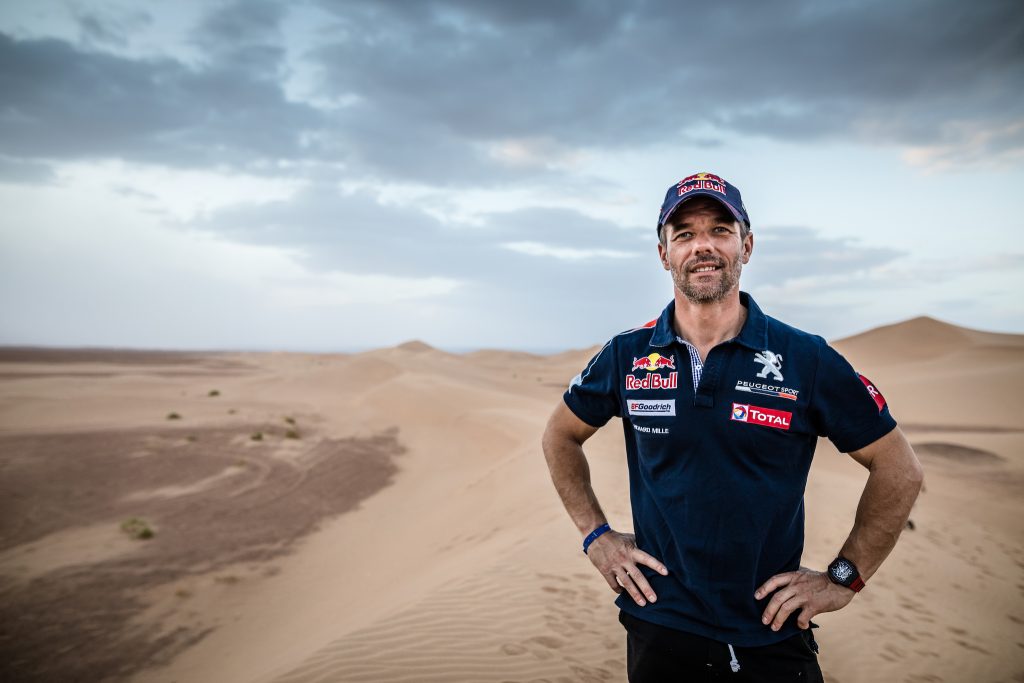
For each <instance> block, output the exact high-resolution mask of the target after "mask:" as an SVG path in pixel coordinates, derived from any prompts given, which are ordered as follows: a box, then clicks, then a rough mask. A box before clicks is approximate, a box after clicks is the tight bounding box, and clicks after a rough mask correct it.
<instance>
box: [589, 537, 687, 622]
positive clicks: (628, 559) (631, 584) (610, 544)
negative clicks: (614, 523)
mask: <svg viewBox="0 0 1024 683" xmlns="http://www.w3.org/2000/svg"><path fill="white" fill-rule="evenodd" d="M587 557H589V558H590V561H591V562H593V563H594V566H595V567H597V570H598V571H599V572H601V576H603V577H604V580H605V581H607V582H608V585H609V586H610V587H611V589H612V590H613V591H615V592H616V593H621V592H622V591H623V590H625V591H626V592H627V593H629V596H630V597H631V598H633V601H634V602H635V603H636V604H638V605H640V606H641V607H643V606H644V605H646V604H647V602H648V601H650V602H657V600H658V596H657V595H655V594H654V589H652V588H651V584H649V583H647V579H646V577H644V575H643V573H642V572H641V571H640V567H639V566H638V565H641V564H642V565H646V566H648V567H650V568H651V569H653V570H654V571H656V572H658V573H659V574H661V575H662V576H667V575H668V569H667V568H666V567H665V565H663V564H662V563H661V562H659V561H658V560H657V559H656V558H654V557H652V556H651V555H648V554H647V553H645V552H644V551H643V550H640V549H639V548H637V547H636V537H635V536H633V534H620V533H619V532H618V531H614V530H612V531H607V532H605V533H603V534H601V535H600V536H598V537H597V538H596V539H595V540H594V542H593V543H591V544H590V547H589V548H588V549H587Z"/></svg>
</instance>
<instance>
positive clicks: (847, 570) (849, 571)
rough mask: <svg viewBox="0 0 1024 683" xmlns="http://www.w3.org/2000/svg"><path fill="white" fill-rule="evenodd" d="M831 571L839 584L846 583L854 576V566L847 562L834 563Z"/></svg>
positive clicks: (837, 561)
mask: <svg viewBox="0 0 1024 683" xmlns="http://www.w3.org/2000/svg"><path fill="white" fill-rule="evenodd" d="M831 571H832V576H834V577H835V579H836V581H837V582H838V583H846V582H847V581H849V580H850V577H852V576H853V565H851V564H850V563H849V562H847V561H846V560H836V561H835V562H834V563H832V567H831Z"/></svg>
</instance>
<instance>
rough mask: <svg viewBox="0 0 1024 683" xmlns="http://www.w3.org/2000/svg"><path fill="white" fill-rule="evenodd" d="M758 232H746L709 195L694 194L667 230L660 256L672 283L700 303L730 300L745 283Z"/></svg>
mask: <svg viewBox="0 0 1024 683" xmlns="http://www.w3.org/2000/svg"><path fill="white" fill-rule="evenodd" d="M753 249H754V236H753V235H751V234H749V233H748V234H747V235H746V237H744V236H743V235H742V231H741V227H740V224H739V222H737V221H736V219H735V218H734V217H733V215H732V214H731V213H729V210H728V209H726V208H725V207H724V206H722V205H721V204H720V203H719V202H716V201H715V200H713V199H711V198H709V197H694V198H693V199H691V200H689V201H688V202H686V203H685V204H683V205H682V206H681V207H679V208H678V209H676V211H675V212H674V213H673V214H672V216H671V219H670V221H669V223H667V224H666V225H665V227H663V228H662V242H660V243H659V244H658V255H659V256H660V257H661V263H662V265H663V266H664V268H665V270H667V271H670V272H671V273H672V281H673V282H674V283H675V287H676V289H678V290H679V291H680V292H681V293H682V294H683V295H684V296H685V297H686V298H687V299H688V300H689V301H691V302H692V303H695V304H704V303H715V302H718V301H722V300H724V299H725V298H726V297H727V296H729V294H731V293H732V292H733V291H734V290H735V289H737V288H738V287H739V282H740V272H741V271H742V270H743V264H745V263H747V262H748V261H749V260H750V254H751V252H752V251H753Z"/></svg>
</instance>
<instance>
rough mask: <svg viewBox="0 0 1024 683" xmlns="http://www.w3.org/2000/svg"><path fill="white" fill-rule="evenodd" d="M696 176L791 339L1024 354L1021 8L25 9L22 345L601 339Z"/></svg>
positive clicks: (12, 34) (565, 0)
mask: <svg viewBox="0 0 1024 683" xmlns="http://www.w3.org/2000/svg"><path fill="white" fill-rule="evenodd" d="M697 171H712V172H715V173H718V174H719V175H722V176H724V177H725V178H727V179H728V180H730V181H731V182H733V183H734V184H736V185H737V186H739V188H740V189H741V190H742V191H743V194H744V199H745V201H746V205H747V208H748V209H749V211H750V215H751V219H752V222H753V230H754V235H755V250H754V255H753V259H752V261H751V264H750V265H749V266H748V267H747V268H746V269H745V270H744V273H743V286H744V289H746V290H747V291H750V292H751V293H752V294H753V295H754V296H755V298H756V299H757V300H758V301H759V303H760V304H761V306H762V308H764V309H765V310H766V311H767V312H768V313H770V314H772V315H775V316H776V317H779V318H782V319H783V320H786V321H787V322H790V323H791V324H794V325H796V326H798V327H802V328H805V329H808V330H811V331H814V332H817V333H820V334H824V335H825V336H827V337H831V338H836V337H840V336H844V335H848V334H851V333H855V332H858V331H862V330H864V329H867V328H870V327H873V326H876V325H880V324H885V323H890V322H895V321H898V320H902V319H906V318H910V317H913V316H917V315H931V316H933V317H938V318H941V319H944V320H947V321H950V322H954V323H957V324H960V325H966V326H971V327H979V328H983V329H992V330H1000V331H1011V332H1024V296H1021V294H1020V292H1021V290H1022V289H1024V246H1022V242H1021V239H1022V237H1021V236H1022V233H1024V218H1022V215H1024V6H1022V5H1021V3H1020V2H1019V0H1010V1H1007V2H999V1H994V0H993V1H990V0H981V1H980V2H976V3H965V2H960V1H958V0H950V1H948V2H938V1H934V2H922V1H917V0H908V1H905V2H889V1H882V0H879V1H870V0H866V1H854V2H851V1H837V2H816V1H813V0H801V1H796V0H791V1H784V2H770V3H766V2H761V1H759V0H758V1H737V2H712V3H703V2H701V3H698V2H674V1H670V0H665V1H664V2H656V1H640V2H611V1H610V0H608V1H605V0H572V1H570V0H562V1H551V0H544V1H541V0H515V1H513V0H505V1H498V0H487V1H485V0H436V1H435V0H422V1H417V0H404V1H401V0H365V1H361V0H338V1H329V0H298V1H292V2H288V3H284V2H267V1H263V0H248V1H241V2H214V1H212V0H208V1H200V0H193V1H191V2H174V3H142V2H137V1H135V0H120V1H110V2H107V1H103V0H69V1H67V2H60V1H57V0H53V1H39V0H5V1H4V2H3V3H0V206H2V212H0V343H2V344H44V345H98V346H130V347H145V348H233V349H288V350H312V351H327V350H355V349H363V348H368V347H375V346H382V345H389V344H394V343H398V342H401V341H405V340H408V339H422V340H425V341H427V342H429V343H431V344H434V345H436V346H440V347H442V348H446V349H453V350H465V349H469V348H478V347H504V348H516V349H526V350H556V349H564V348H569V347H582V346H589V345H592V344H595V343H599V342H601V341H603V340H604V339H605V338H607V337H608V336H610V335H612V334H614V333H616V332H618V331H620V330H622V329H626V328H629V327H632V326H634V325H637V324H641V323H643V322H645V321H647V320H649V319H651V318H653V317H655V316H656V315H657V314H658V312H659V311H660V310H661V308H662V307H663V306H664V305H665V303H666V302H667V301H668V300H669V299H670V297H671V280H670V279H669V277H668V275H667V274H666V273H665V272H664V271H663V270H661V268H660V265H659V263H658V261H657V256H656V235H655V223H656V219H657V214H658V210H659V207H660V203H661V200H662V198H663V196H664V193H665V190H666V188H667V187H668V186H669V185H672V184H674V183H675V182H676V181H677V180H679V179H680V178H682V177H684V176H686V175H689V174H691V173H694V172H697Z"/></svg>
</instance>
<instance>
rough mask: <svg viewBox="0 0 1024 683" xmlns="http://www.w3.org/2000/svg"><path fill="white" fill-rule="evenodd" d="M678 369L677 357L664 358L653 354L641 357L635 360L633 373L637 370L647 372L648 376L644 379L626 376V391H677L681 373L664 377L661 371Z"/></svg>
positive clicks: (673, 373)
mask: <svg viewBox="0 0 1024 683" xmlns="http://www.w3.org/2000/svg"><path fill="white" fill-rule="evenodd" d="M662 369H668V370H675V369H676V357H675V356H663V355H661V354H660V353H652V354H649V355H646V356H640V357H639V358H634V359H633V368H632V372H636V371H637V370H646V371H647V374H646V375H645V376H643V377H638V376H636V375H632V374H629V375H626V389H627V390H636V389H675V388H677V387H678V386H679V373H678V372H670V373H668V375H662V374H661V373H660V370H662Z"/></svg>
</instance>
